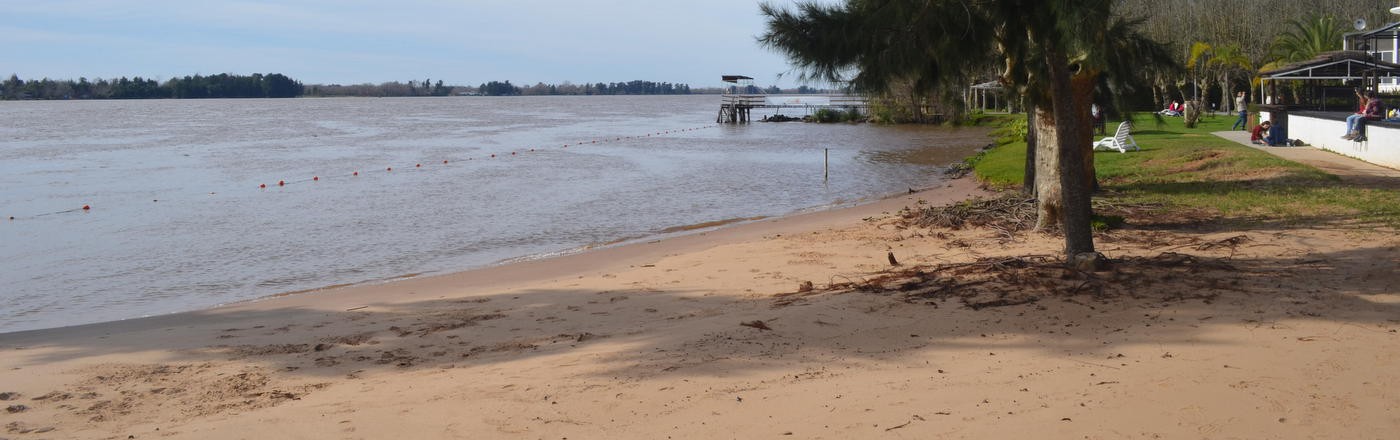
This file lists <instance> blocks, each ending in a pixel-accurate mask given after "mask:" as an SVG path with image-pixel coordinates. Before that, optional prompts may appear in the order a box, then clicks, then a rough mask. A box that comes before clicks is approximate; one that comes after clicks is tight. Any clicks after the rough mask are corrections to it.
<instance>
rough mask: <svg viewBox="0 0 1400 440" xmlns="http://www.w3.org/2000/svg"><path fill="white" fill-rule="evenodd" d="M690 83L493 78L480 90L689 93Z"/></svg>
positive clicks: (487, 92)
mask: <svg viewBox="0 0 1400 440" xmlns="http://www.w3.org/2000/svg"><path fill="white" fill-rule="evenodd" d="M690 93H691V92H690V86H689V85H686V84H672V83H668V82H652V81H641V80H635V81H627V82H615V83H601V82H600V83H584V84H574V83H570V82H568V81H565V82H564V83H562V84H545V83H536V84H535V85H533V86H527V87H519V86H516V85H514V84H511V83H510V81H504V82H501V81H491V82H487V83H484V84H482V85H481V86H479V87H477V94H480V95H484V96H516V95H689V94H690Z"/></svg>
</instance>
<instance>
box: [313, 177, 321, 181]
mask: <svg viewBox="0 0 1400 440" xmlns="http://www.w3.org/2000/svg"><path fill="white" fill-rule="evenodd" d="M311 180H313V181H315V180H321V178H320V177H319V176H311Z"/></svg>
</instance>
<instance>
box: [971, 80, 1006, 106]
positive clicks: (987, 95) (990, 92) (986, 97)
mask: <svg viewBox="0 0 1400 440" xmlns="http://www.w3.org/2000/svg"><path fill="white" fill-rule="evenodd" d="M1005 90H1006V89H1005V88H1003V87H1002V86H1001V83H998V82H996V81H988V82H984V83H981V84H973V85H972V86H971V87H968V96H967V102H968V108H972V106H973V105H974V104H975V105H976V106H977V108H980V109H982V111H987V109H989V108H991V109H1002V108H1008V109H1009V108H1010V102H1009V101H1008V100H1006V98H1005V96H1006V93H1005ZM988 104H990V106H988Z"/></svg>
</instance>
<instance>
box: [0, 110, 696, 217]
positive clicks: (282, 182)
mask: <svg viewBox="0 0 1400 440" xmlns="http://www.w3.org/2000/svg"><path fill="white" fill-rule="evenodd" d="M717 126H718V124H710V125H704V126H700V127H691V128H679V129H673V130H662V131H658V132H654V133H645V134H640V135H635V136H614V137H610V138H609V137H604V138H601V139H591V140H586V141H578V142H574V143H568V144H563V145H561V146H560V147H559V148H560V149H568V148H569V147H578V146H581V145H597V144H604V143H608V142H620V141H624V140H631V139H646V138H651V137H654V136H662V135H667V134H677V133H684V132H690V131H698V130H702V129H706V128H713V127H717ZM536 150H537V149H536V148H521V149H517V150H512V151H510V154H509V155H507V154H506V153H504V152H499V153H489V154H487V153H483V154H484V155H483V156H481V158H482V159H483V160H489V159H497V158H498V156H499V158H506V157H512V156H514V157H520V156H522V155H523V154H522V153H534V152H536ZM476 159H477V158H476V157H467V158H466V159H460V160H458V161H457V162H463V161H475V160H476ZM451 164H452V162H451V161H450V160H446V159H444V160H443V161H442V165H451ZM413 168H414V169H424V166H423V164H422V163H415V164H414V165H413ZM384 172H385V173H392V172H394V167H392V166H387V167H384ZM349 176H350V177H352V178H353V177H359V176H360V171H359V170H352V171H351V172H350V173H349ZM329 178H330V176H327V179H329ZM321 180H322V179H321V176H320V175H312V176H311V177H308V178H303V179H294V180H287V179H278V180H277V183H274V184H271V185H272V186H276V187H286V186H288V185H296V184H301V183H309V182H320V181H321ZM269 181H270V180H269ZM268 186H269V184H268V183H259V184H258V188H257V189H258V190H261V191H266V190H267V189H268ZM209 194H214V193H212V192H211V193H209ZM159 201H160V199H152V200H151V202H153V203H154V202H159ZM94 210H95V209H94V208H93V207H92V205H91V204H83V205H82V207H78V208H73V209H66V210H62V211H52V212H44V213H39V214H31V215H25V216H16V215H8V214H7V215H6V218H8V220H10V221H14V220H23V219H31V218H39V217H46V216H52V215H58V214H68V213H75V212H93V211H94Z"/></svg>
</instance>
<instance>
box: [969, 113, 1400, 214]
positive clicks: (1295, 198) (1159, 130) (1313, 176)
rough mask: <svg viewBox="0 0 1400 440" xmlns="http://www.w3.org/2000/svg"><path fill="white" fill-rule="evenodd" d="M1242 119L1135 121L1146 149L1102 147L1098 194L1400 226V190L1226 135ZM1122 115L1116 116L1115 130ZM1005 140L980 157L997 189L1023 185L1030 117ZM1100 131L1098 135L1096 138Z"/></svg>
mask: <svg viewBox="0 0 1400 440" xmlns="http://www.w3.org/2000/svg"><path fill="white" fill-rule="evenodd" d="M1234 121H1235V117H1234V116H1231V115H1229V114H1223V113H1222V114H1219V115H1217V116H1215V117H1209V116H1207V117H1205V118H1202V122H1201V123H1200V124H1198V126H1197V127H1196V128H1191V129H1188V128H1185V127H1184V124H1183V123H1182V118H1176V117H1172V118H1162V119H1161V120H1158V119H1156V118H1154V117H1153V115H1150V114H1144V115H1138V116H1137V118H1135V119H1134V129H1133V137H1134V138H1135V139H1136V140H1137V143H1138V145H1139V146H1141V147H1142V151H1133V152H1128V153H1119V152H1117V151H1097V152H1095V153H1094V164H1095V167H1096V168H1097V169H1096V172H1097V174H1098V178H1099V183H1100V186H1101V189H1102V191H1101V192H1100V193H1098V194H1096V198H1099V199H1103V200H1106V201H1109V202H1112V203H1120V204H1145V205H1160V206H1163V207H1165V209H1179V208H1192V209H1196V210H1203V211H1206V212H1209V213H1212V214H1214V215H1217V216H1219V217H1220V218H1221V219H1222V220H1224V221H1231V222H1235V221H1246V222H1249V221H1274V222H1285V223H1305V222H1318V221H1323V222H1331V221H1345V222H1359V223H1363V224H1384V225H1388V226H1392V227H1400V190H1396V189H1393V188H1395V186H1390V187H1389V188H1367V187H1363V186H1361V185H1350V184H1346V183H1344V182H1342V181H1341V179H1338V178H1337V177H1336V176H1333V175H1330V174H1327V173H1325V172H1322V171H1321V170H1318V169H1316V168H1313V167H1311V166H1307V165H1303V164H1299V163H1296V162H1290V161H1287V160H1284V159H1281V158H1278V157H1276V156H1273V155H1271V154H1268V153H1265V152H1263V151H1259V150H1256V149H1253V148H1249V147H1246V146H1243V145H1239V144H1237V143H1235V142H1231V141H1228V140H1225V139H1221V138H1219V137H1217V136H1215V135H1212V134H1211V132H1215V131H1226V130H1229V129H1230V125H1231V124H1233V123H1234ZM1118 122H1119V121H1109V123H1108V124H1107V126H1108V129H1109V131H1110V133H1111V132H1112V130H1113V129H1114V128H1115V127H1117V125H1118ZM1002 123H1003V124H1004V125H1003V127H1002V128H1000V129H998V130H997V132H996V135H997V136H998V138H999V139H998V146H997V147H996V148H994V149H992V150H990V151H988V152H986V153H984V154H983V155H981V156H979V157H977V158H975V159H974V160H975V164H974V170H975V172H976V175H977V177H978V179H980V180H982V181H983V182H985V183H987V184H989V185H991V186H994V187H1015V188H1019V187H1020V185H1021V180H1022V174H1023V172H1024V166H1025V149H1026V143H1025V141H1024V140H1022V139H1021V138H1020V137H1019V136H1020V135H1019V133H1023V131H1022V130H1024V128H1021V127H1024V125H1025V124H1024V116H1021V119H1020V120H1019V121H1017V120H1016V119H1015V117H1014V115H1013V117H1012V118H1010V119H1007V120H1003V122H1002ZM1099 138H1100V136H1095V140H1097V139H1099Z"/></svg>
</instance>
